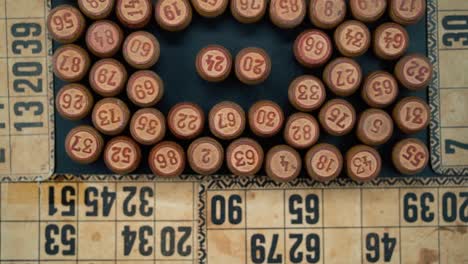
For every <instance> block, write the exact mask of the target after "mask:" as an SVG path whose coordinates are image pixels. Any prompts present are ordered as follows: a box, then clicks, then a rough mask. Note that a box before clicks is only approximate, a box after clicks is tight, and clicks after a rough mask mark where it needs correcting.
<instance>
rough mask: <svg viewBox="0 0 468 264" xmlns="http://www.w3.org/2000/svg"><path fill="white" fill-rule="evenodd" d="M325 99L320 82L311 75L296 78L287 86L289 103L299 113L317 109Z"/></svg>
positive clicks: (323, 87) (324, 92)
mask: <svg viewBox="0 0 468 264" xmlns="http://www.w3.org/2000/svg"><path fill="white" fill-rule="evenodd" d="M326 97H327V94H326V91H325V86H324V85H323V83H322V81H321V80H320V79H319V78H317V77H315V76H312V75H302V76H300V77H297V78H296V79H294V81H292V83H291V84H290V85H289V89H288V98H289V102H290V103H291V104H292V105H293V106H294V108H296V109H297V110H299V111H303V112H310V111H313V110H316V109H318V108H319V107H320V106H322V104H323V103H324V102H325V98H326Z"/></svg>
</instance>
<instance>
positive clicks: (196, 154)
mask: <svg viewBox="0 0 468 264" xmlns="http://www.w3.org/2000/svg"><path fill="white" fill-rule="evenodd" d="M187 159H188V162H189V164H190V167H191V168H192V170H193V171H195V172H196V173H198V174H200V175H212V174H214V173H216V172H217V171H218V170H219V169H220V168H221V166H222V165H223V161H224V149H223V147H222V146H221V144H220V143H219V142H218V141H216V140H215V139H213V138H210V137H202V138H198V139H196V140H195V141H193V142H192V143H191V144H190V146H189V148H188V151H187Z"/></svg>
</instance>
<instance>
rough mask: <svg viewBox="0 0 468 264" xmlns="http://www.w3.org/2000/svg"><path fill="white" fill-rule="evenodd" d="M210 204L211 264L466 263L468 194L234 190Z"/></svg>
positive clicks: (209, 199) (213, 194)
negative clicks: (425, 261)
mask: <svg viewBox="0 0 468 264" xmlns="http://www.w3.org/2000/svg"><path fill="white" fill-rule="evenodd" d="M204 199H205V202H206V205H205V207H206V210H205V212H204V213H205V217H206V221H207V227H206V244H205V250H206V254H207V258H206V263H210V264H211V263H221V262H222V261H224V262H226V263H420V262H421V261H422V260H427V261H429V260H430V261H429V262H434V263H465V262H466V261H468V254H467V252H466V244H467V242H468V234H467V230H468V188H466V187H465V188H385V189H382V188H379V189H378V188H369V189H367V188H362V189H361V188H355V189H354V188H348V189H346V188H341V189H312V188H311V189H283V190H269V189H260V190H259V189H251V190H246V189H228V190H222V191H218V190H208V191H207V192H206V194H205V195H204ZM239 241H242V243H239ZM202 248H203V245H202ZM423 262H424V261H423Z"/></svg>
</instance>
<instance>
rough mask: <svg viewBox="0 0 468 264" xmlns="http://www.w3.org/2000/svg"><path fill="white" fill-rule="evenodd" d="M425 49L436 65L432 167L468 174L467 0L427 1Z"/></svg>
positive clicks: (432, 90) (432, 100)
mask: <svg viewBox="0 0 468 264" xmlns="http://www.w3.org/2000/svg"><path fill="white" fill-rule="evenodd" d="M427 21H428V52H429V57H430V59H431V62H432V63H433V64H434V65H435V66H434V71H435V74H434V76H435V78H434V80H433V83H432V85H431V87H430V90H429V97H430V106H431V109H432V116H431V139H432V140H431V148H432V151H431V154H432V167H433V169H434V170H435V171H437V172H439V173H443V174H445V175H460V174H464V175H466V174H468V111H467V110H466V105H467V104H466V102H467V101H468V78H467V77H466V69H467V67H468V64H467V61H468V60H467V58H468V41H467V36H468V2H466V1H463V0H449V1H447V0H446V1H428V19H427Z"/></svg>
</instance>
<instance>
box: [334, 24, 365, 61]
mask: <svg viewBox="0 0 468 264" xmlns="http://www.w3.org/2000/svg"><path fill="white" fill-rule="evenodd" d="M334 38H335V44H336V47H337V48H338V50H339V51H340V53H341V54H342V55H343V56H346V57H358V56H361V55H362V54H364V53H366V51H367V50H368V49H369V47H370V44H371V34H370V32H369V29H368V28H367V26H366V25H364V24H363V23H362V22H359V21H357V20H348V21H346V22H344V23H343V24H341V25H339V26H338V28H337V29H336V30H335V34H334Z"/></svg>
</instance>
